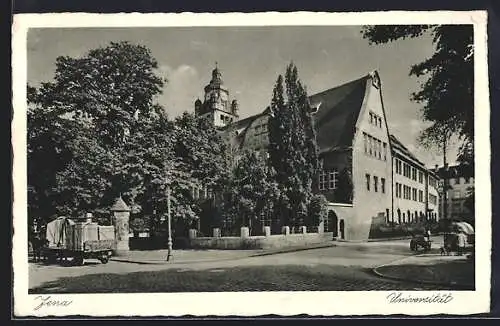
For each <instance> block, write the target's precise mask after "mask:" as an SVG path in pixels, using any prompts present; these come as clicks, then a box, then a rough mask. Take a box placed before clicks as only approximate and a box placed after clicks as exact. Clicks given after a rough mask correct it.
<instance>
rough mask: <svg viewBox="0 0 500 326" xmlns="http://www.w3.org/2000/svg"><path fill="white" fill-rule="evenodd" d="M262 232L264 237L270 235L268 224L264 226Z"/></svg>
mask: <svg viewBox="0 0 500 326" xmlns="http://www.w3.org/2000/svg"><path fill="white" fill-rule="evenodd" d="M264 234H265V235H266V237H270V236H271V227H270V226H264Z"/></svg>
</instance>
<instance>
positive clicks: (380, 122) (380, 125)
mask: <svg viewBox="0 0 500 326" xmlns="http://www.w3.org/2000/svg"><path fill="white" fill-rule="evenodd" d="M378 126H379V127H380V128H382V118H378Z"/></svg>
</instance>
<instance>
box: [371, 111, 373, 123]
mask: <svg viewBox="0 0 500 326" xmlns="http://www.w3.org/2000/svg"><path fill="white" fill-rule="evenodd" d="M370 124H373V113H371V112H370Z"/></svg>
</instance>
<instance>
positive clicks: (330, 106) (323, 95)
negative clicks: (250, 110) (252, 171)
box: [224, 74, 371, 152]
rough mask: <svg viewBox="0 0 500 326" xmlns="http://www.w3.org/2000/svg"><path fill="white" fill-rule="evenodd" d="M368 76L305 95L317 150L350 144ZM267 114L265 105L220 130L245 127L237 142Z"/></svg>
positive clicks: (341, 147) (323, 150) (339, 147)
mask: <svg viewBox="0 0 500 326" xmlns="http://www.w3.org/2000/svg"><path fill="white" fill-rule="evenodd" d="M369 78H371V74H367V75H365V76H363V77H361V78H359V79H357V80H354V81H351V82H348V83H345V84H342V85H340V86H337V87H334V88H330V89H328V90H325V91H323V92H320V93H317V94H314V95H312V96H309V101H310V104H311V107H312V108H313V110H314V114H313V120H314V126H315V130H316V137H317V142H318V147H319V150H320V152H327V151H332V150H339V149H345V148H348V147H351V146H352V140H353V138H354V132H355V130H356V122H357V120H358V116H359V113H360V111H361V106H362V104H363V100H364V98H365V91H366V82H367V80H368V79H369ZM268 113H269V107H268V108H266V110H264V111H263V112H262V113H260V114H257V115H253V116H250V117H247V118H245V119H243V120H239V121H236V122H234V123H233V124H231V125H229V126H227V127H225V128H224V130H225V131H228V130H235V129H240V128H245V130H244V131H243V132H242V133H241V134H240V135H238V138H239V139H240V141H243V139H242V138H244V137H245V134H246V129H247V128H248V127H249V126H250V125H251V124H252V122H253V121H254V120H255V119H258V118H260V117H262V116H264V115H267V114H268Z"/></svg>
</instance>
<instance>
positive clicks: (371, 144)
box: [368, 136, 373, 155]
mask: <svg viewBox="0 0 500 326" xmlns="http://www.w3.org/2000/svg"><path fill="white" fill-rule="evenodd" d="M368 148H369V152H370V155H372V153H373V139H372V137H371V136H368Z"/></svg>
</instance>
